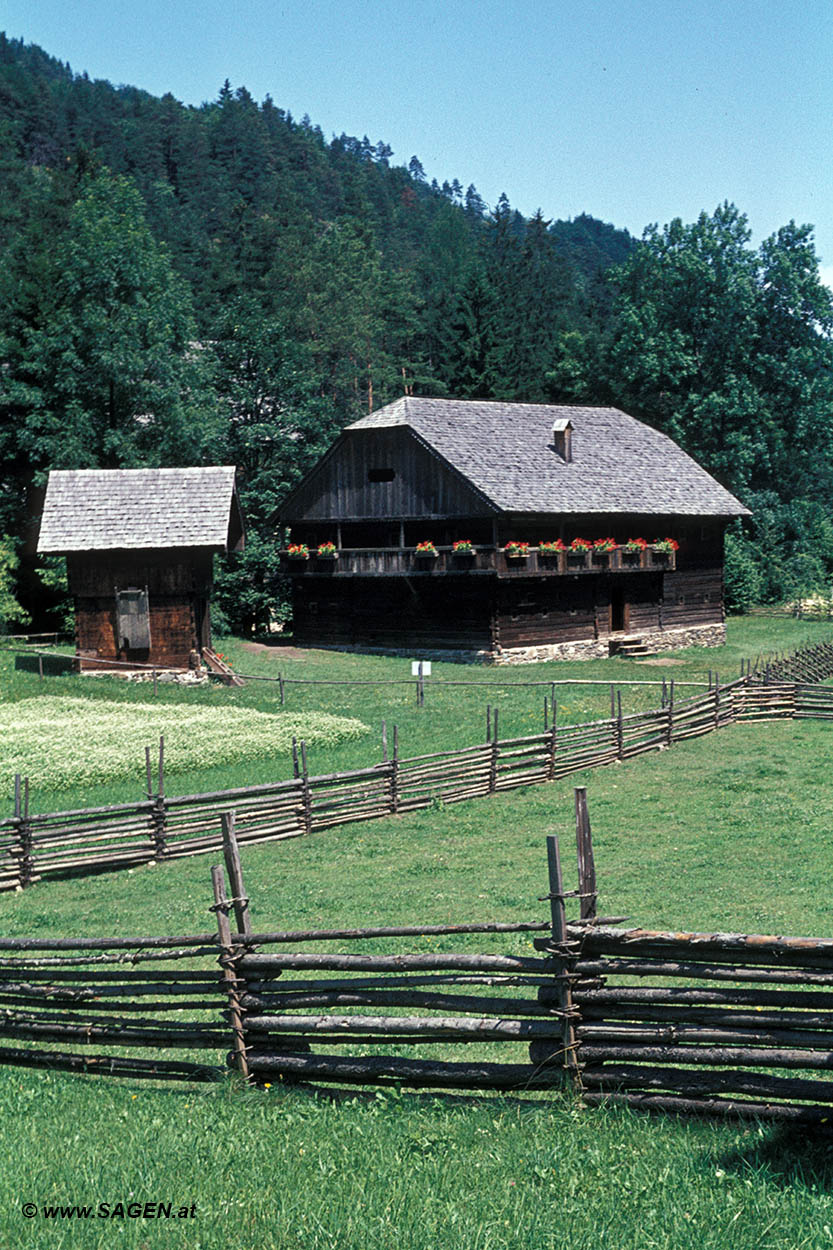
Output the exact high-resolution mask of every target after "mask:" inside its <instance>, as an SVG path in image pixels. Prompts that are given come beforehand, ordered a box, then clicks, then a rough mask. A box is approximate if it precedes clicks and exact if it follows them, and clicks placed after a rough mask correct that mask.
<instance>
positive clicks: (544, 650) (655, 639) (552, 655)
mask: <svg viewBox="0 0 833 1250" xmlns="http://www.w3.org/2000/svg"><path fill="white" fill-rule="evenodd" d="M639 637H640V638H641V639H642V640H643V642H644V643H645V645H646V646H647V647H648V648H649V649H650V650H651V651H680V650H682V648H683V647H722V646H723V644H724V643H725V641H726V626H725V625H722V624H721V625H690V626H688V628H686V629H658V630H654V631H653V632H645V633H641V634H639ZM319 649H320V650H331V651H353V652H357V653H359V654H361V655H393V656H399V657H401V658H405V659H410V660H436V661H437V662H440V661H443V660H444V661H445V662H446V663H447V664H537V663H540V662H541V661H542V660H603V659H606V658H607V656H609V655H610V636H609V635H606V636H605V637H604V638H588V639H584V640H582V641H580V642H553V643H548V644H547V645H546V646H540V647H507V648H506V649H505V650H498V651H497V652H495V653H494V654H492V653H491V652H489V651H451V650H449V651H440V650H430V649H426V648H424V647H416V646H414V647H339V646H333V647H320V648H319Z"/></svg>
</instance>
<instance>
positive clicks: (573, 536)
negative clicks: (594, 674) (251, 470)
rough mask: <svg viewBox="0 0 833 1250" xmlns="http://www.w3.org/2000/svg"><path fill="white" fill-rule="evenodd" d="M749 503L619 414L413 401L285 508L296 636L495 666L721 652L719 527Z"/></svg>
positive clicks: (382, 414) (373, 418)
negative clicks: (690, 649) (331, 549)
mask: <svg viewBox="0 0 833 1250" xmlns="http://www.w3.org/2000/svg"><path fill="white" fill-rule="evenodd" d="M746 513H747V509H745V508H744V507H743V505H742V504H740V503H739V502H738V500H737V499H735V498H734V497H733V496H732V495H730V494H729V492H728V491H727V490H725V489H724V488H723V487H722V486H721V485H720V484H719V483H718V482H716V481H715V480H714V478H712V477H710V476H709V474H708V473H706V472H705V470H703V469H702V468H700V466H699V465H698V464H696V463H695V461H694V460H692V459H691V457H690V456H688V455H686V453H685V452H684V451H682V450H681V448H679V447H678V446H677V445H676V443H674V442H673V441H672V440H671V439H670V438H668V437H667V436H666V435H664V434H660V433H658V432H657V431H656V430H653V429H651V428H650V427H649V426H647V425H645V424H643V423H642V422H640V421H637V420H635V418H633V417H630V416H628V415H627V413H624V412H620V411H619V410H618V409H616V408H580V407H564V406H549V405H538V404H507V403H491V402H490V403H487V402H481V401H479V400H470V401H464V400H451V399H421V398H411V397H406V398H403V399H399V400H397V401H396V402H395V403H393V404H390V405H388V406H387V407H386V408H382V409H381V410H380V411H378V412H376V413H373V414H371V415H370V416H367V417H364V418H362V420H360V421H356V422H355V423H354V424H353V425H351V426H349V427H348V428H347V429H346V430H344V432H343V433H342V435H341V436H340V437H339V439H338V441H337V442H336V443H335V444H334V446H333V447H332V448H331V449H330V450H329V452H327V453H326V455H324V457H323V458H322V459H321V460H320V461H319V463H318V464H317V466H316V467H315V468H314V469H313V470H312V471H311V472H310V473H309V474H308V475H307V477H306V478H305V479H304V480H303V481H302V482H301V484H300V485H299V486H298V487H297V488H296V489H295V491H294V492H293V493H292V495H290V496H289V498H288V499H287V501H286V503H285V505H284V506H283V508H282V515H281V522H282V524H283V525H285V526H287V527H289V531H290V536H291V541H290V545H289V546H288V548H287V550H286V556H285V566H286V568H288V569H289V571H290V573H291V574H292V586H293V617H294V629H295V637H296V639H297V641H298V643H299V644H300V645H306V646H315V647H323V646H331V647H342V648H354V649H361V650H372V651H395V652H403V653H407V654H412V655H414V656H422V657H426V658H427V657H428V656H429V655H431V654H433V653H436V655H438V656H441V657H442V656H444V657H445V658H454V659H482V660H487V661H491V662H497V663H511V662H523V661H528V660H538V659H551V658H571V659H572V658H581V657H588V658H589V657H593V656H603V655H608V654H610V653H613V652H615V651H617V650H620V649H621V650H622V651H624V652H627V650H628V649H630V650H631V651H637V650H639V649H645V648H647V649H650V650H669V649H672V648H674V647H683V646H689V645H693V644H695V643H696V644H700V645H718V644H719V643H721V642H722V641H723V640H724V636H725V630H724V612H723V533H724V530H725V527H726V525H727V523H728V522H729V521H730V520H731V519H732V518H733V517H737V516H741V515H745V514H746ZM666 538H669V539H672V540H673V541H672V543H671V544H667V546H670V547H671V548H672V549H671V550H663V549H662V547H663V544H660V546H659V547H656V546H654V542H655V540H657V539H661V540H665V539H666ZM577 539H578V540H584V541H585V542H586V543H588V544H590V549H587V547H581V546H580V545H579V547H578V549H574V548H573V547H572V544H573V542H574V540H577ZM639 539H643V540H647V543H648V545H647V546H645V547H644V548H643V546H642V544H641V543H639V542H638V541H636V540H639ZM460 540H468V542H469V543H470V544H471V545H472V547H473V548H474V551H473V553H471V552H465V551H461V550H459V549H458V550H457V551H455V550H454V544H455V543H459V541H460ZM604 540H608V541H607V542H605V541H604ZM630 540H633V541H632V542H631V541H630ZM597 542H598V543H599V545H596V544H597ZM328 543H331V544H334V546H335V549H336V553H337V558H333V557H332V555H327V553H326V552H327V549H326V544H328ZM426 543H428V544H431V546H432V547H433V549H434V551H435V552H436V554H432V552H431V550H430V548H429V550H428V552H427V553H421V552H420V549H419V544H426ZM322 544H323V545H325V550H324V552H322V553H321V554H320V555H319V554H318V548H319V546H320V545H322ZM512 544H516V546H515V548H514V550H513V548H512ZM675 544H678V547H677V548H676V550H675V549H674V546H675ZM307 550H308V552H309V555H308V557H307V556H306V551H307Z"/></svg>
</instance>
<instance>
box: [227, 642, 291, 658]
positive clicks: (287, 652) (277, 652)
mask: <svg viewBox="0 0 833 1250" xmlns="http://www.w3.org/2000/svg"><path fill="white" fill-rule="evenodd" d="M240 646H241V647H242V648H243V650H244V651H250V652H251V653H252V655H264V654H265V655H273V656H275V657H279V656H284V657H285V658H286V659H287V660H303V658H304V652H303V651H302V650H301V649H300V647H285V646H281V645H280V643H278V644H277V645H275V644H271V643H268V642H241V644H240Z"/></svg>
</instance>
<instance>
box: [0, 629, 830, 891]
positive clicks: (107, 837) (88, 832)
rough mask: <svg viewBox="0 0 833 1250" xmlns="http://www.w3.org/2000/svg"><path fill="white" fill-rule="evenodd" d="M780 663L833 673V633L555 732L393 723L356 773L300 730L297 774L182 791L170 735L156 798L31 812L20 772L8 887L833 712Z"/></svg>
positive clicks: (315, 826)
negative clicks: (389, 744) (228, 831)
mask: <svg viewBox="0 0 833 1250" xmlns="http://www.w3.org/2000/svg"><path fill="white" fill-rule="evenodd" d="M776 669H777V672H778V674H781V673H786V672H788V671H796V672H799V671H800V672H801V673H803V674H808V673H811V674H812V680H813V682H815V683H817V682H819V681H821V680H822V679H823V678H824V677H829V676H833V644H827V643H825V644H817V645H815V646H812V647H807V648H804V649H803V650H802V651H801V652H797V653H795V655H793V656H787V657H777V656H773V657H769V658H768V659H767V660H766V661H763V662H761V664H758V665H757V667H756V668H755V669H752V670H750V671H749V672H747V673H745V674H744V675H743V676H742V677H740V678H737V679H736V680H735V681H733V682H731V683H727V684H726V685H720V684H719V682H717V681H715V683H714V684H713V685H712V686H711V688H710V689H709V690H707V691H703V692H702V693H700V694H696V695H694V696H690V697H688V698H685V699H679V698H677V697H676V692H675V687H674V683H673V681H672V682H671V683H670V684H669V685H668V686H664V688H663V698H662V704H661V706H660V707H658V708H654V709H651V710H649V711H645V712H637V713H634V714H631V715H623V713H622V706H621V696H620V698H619V700H618V705H614V706H612V708H611V712H612V714H611V716H610V717H607V718H605V719H602V720H597V721H591V722H588V723H585V724H580V725H558V724H557V723H555V719H554V717H553V723H552V724H549V726H548V728H546V729H545V730H544V731H542V732H539V733H536V734H530V735H526V736H523V737H518V738H507V739H501V738H500V735H499V721H498V712H497V709H495V710H494V715H492V712H491V709H490V712H489V716H488V727H487V741H486V742H484V743H480V744H475V745H474V746H468V747H462V748H459V749H457V750H453V751H441V752H433V753H430V754H426V755H420V756H412V757H409V758H402V757H401V756H400V751H399V741H398V734H397V731H396V728H395V727H394V729H393V750H392V754H391V758H390V759H385V760H383V761H382V762H380V763H377V764H372V765H369V766H368V767H366V768H359V769H353V770H351V771H348V772H340V773H330V774H326V775H323V776H313V775H310V772H309V769H308V766H307V758H306V749H305V747H304V744H303V743H301V744H300V747H299V748H295V749H294V772H295V776H293V777H292V778H290V779H288V780H286V781H277V782H272V783H269V784H265V785H259V786H249V787H245V788H240V789H235V790H221V791H216V792H214V793H208V794H192V795H180V796H169V795H166V793H165V770H164V743H163V742H161V741H160V751H159V760H158V765H157V768H156V779H155V781H154V780H153V779H152V775H151V773H152V769H151V762H150V757H149V755H148V758H147V761H146V764H147V793H148V797H147V798H146V799H143V800H139V801H137V802H132V803H119V804H111V805H109V806H106V807H93V808H80V809H76V810H73V811H58V812H47V813H39V814H33V813H32V812H31V811H30V796H29V786H28V781H27V780H26V779H21V778H18V779H17V783H16V787H15V801H14V814H13V815H12V816H11V817H7V818H6V819H4V820H0V890H8V889H15V888H17V887H26V886H29V885H31V884H32V883H33V882H36V881H39V880H42V879H44V878H49V877H57V876H66V875H72V874H76V875H79V874H86V873H91V872H99V871H103V870H110V869H118V868H130V867H134V866H136V865H139V864H145V863H148V862H150V861H151V860H155V861H157V862H161V861H164V860H169V859H179V858H182V857H185V856H190V855H201V854H204V853H206V852H208V851H211V850H216V849H217V848H219V847H220V846H221V845H222V835H221V831H220V820H219V813H220V812H222V811H230V812H233V813H234V815H235V817H236V820H237V831H238V838H239V840H240V842H241V843H247V844H248V843H257V842H276V841H282V840H284V839H288V838H296V837H301V836H303V835H305V834H309V833H314V832H317V831H319V830H323V829H332V828H336V827H337V826H339V825H342V824H350V823H353V822H355V821H365V820H376V819H379V818H380V817H384V816H390V815H396V814H402V813H405V812H410V811H417V810H419V809H421V808H423V809H424V808H427V807H431V806H432V805H433V804H435V803H459V802H464V801H466V800H468V799H473V798H480V797H483V796H486V795H489V794H495V793H501V792H503V791H507V790H513V789H518V788H520V787H524V786H529V785H537V784H540V783H543V782H545V781H553V780H556V779H558V778H561V777H566V776H568V775H570V774H571V773H575V772H578V771H581V770H582V769H585V768H596V767H599V766H601V765H603V764H609V763H612V762H614V761H615V760H629V759H633V758H635V757H636V756H638V755H642V754H644V753H645V752H648V751H656V750H660V749H662V748H665V747H669V746H671V745H673V743H675V742H681V741H685V740H687V739H689V738H694V737H700V736H702V735H703V734H707V733H711V732H712V731H714V730H716V729H720V728H723V727H725V726H727V725H730V724H733V723H734V722H736V721H738V720H741V721H764V720H772V719H778V718H782V717H796V718H808V717H814V718H818V719H823V720H830V719H833V688H827V687H821V686H818V685H809V684H801V685H799V684H796V682H795V681H786V680H785V679H782V678H781V677H780V676H779V677H778V678H777V679H776V676H775V673H776ZM804 680H806V679H805V678H802V681H804ZM552 706H553V709H554V707H555V704H553V705H552ZM154 786H155V793H154Z"/></svg>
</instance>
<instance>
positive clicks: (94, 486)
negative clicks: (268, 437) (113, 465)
mask: <svg viewBox="0 0 833 1250" xmlns="http://www.w3.org/2000/svg"><path fill="white" fill-rule="evenodd" d="M234 472H235V471H234V468H233V467H219V468H205V469H199V468H189V469H113V470H109V469H104V470H99V469H78V470H69V471H60V472H57V471H53V472H52V473H50V474H49V482H48V484H47V488H46V501H45V504H44V511H43V518H42V520H41V528H40V536H39V539H38V551H39V552H43V553H49V554H60V555H65V556H66V560H67V574H68V578H69V589H70V593H71V594H72V595H73V596H74V599H75V640H76V649H77V652H78V654H79V656H80V657H81V662H82V667H96V668H100V667H103V666H104V665H103V664H102V661H108V660H109V661H113V660H118V661H120V662H128V663H135V664H150V665H154V664H158V665H159V667H160V668H161V667H171V668H185V667H188V666H189V665H192V664H194V663H195V662H196V659H197V657H198V656H199V655H200V654H201V652H202V651H203V650H204V649H206V648H209V647H210V646H211V611H210V599H211V584H212V569H213V561H214V553H215V552H218V551H224V550H234V551H237V550H240V549H241V548H242V546H243V541H244V533H243V518H242V515H241V512H240V505H239V503H238V499H237V492H236V489H235V483H234Z"/></svg>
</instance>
